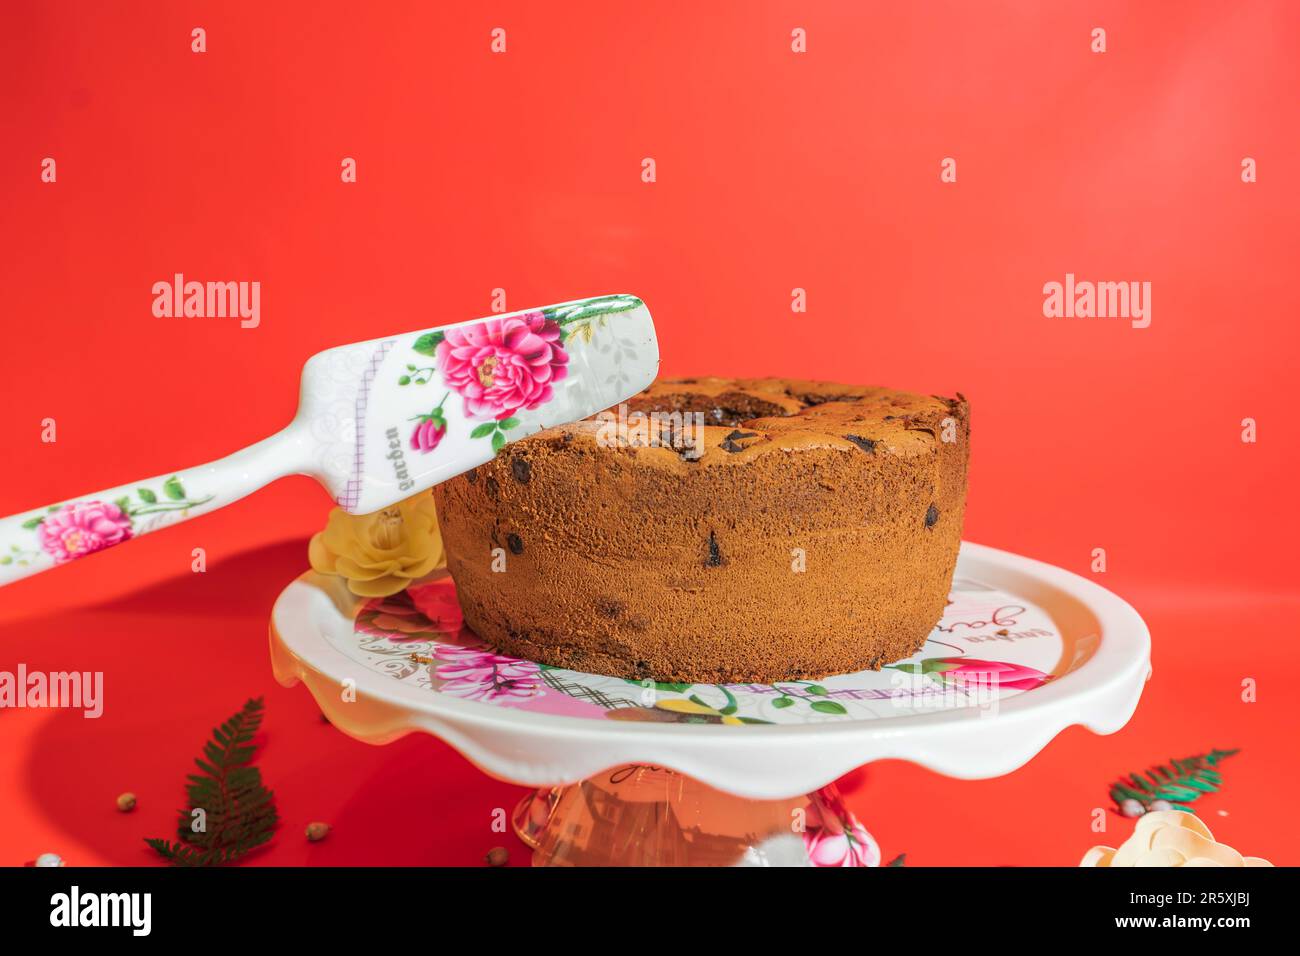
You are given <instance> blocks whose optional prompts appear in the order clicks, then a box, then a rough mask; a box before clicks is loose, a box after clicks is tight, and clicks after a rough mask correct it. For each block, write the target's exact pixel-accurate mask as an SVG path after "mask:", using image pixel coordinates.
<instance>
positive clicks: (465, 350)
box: [436, 312, 569, 421]
mask: <svg viewBox="0 0 1300 956" xmlns="http://www.w3.org/2000/svg"><path fill="white" fill-rule="evenodd" d="M436 356H437V363H438V368H439V369H441V370H442V377H443V380H444V381H445V382H446V383H447V386H448V387H449V388H451V389H452V390H454V391H455V392H456V394H458V395H460V396H461V397H462V398H463V399H464V400H465V415H466V416H467V417H469V418H475V419H496V420H497V421H502V420H504V419H507V418H509V417H510V416H511V415H513V414H514V413H515V412H517V411H519V410H520V409H521V408H523V409H529V410H531V409H534V408H537V407H538V406H540V405H542V404H543V403H545V402H548V401H550V399H551V396H552V395H553V391H552V388H551V386H552V384H553V383H555V382H558V381H560V380H561V379H563V378H564V377H565V375H567V374H568V371H569V369H568V362H569V356H568V355H567V354H566V353H565V351H564V347H563V346H562V345H561V344H560V326H559V325H558V324H557V323H556V322H554V321H553V320H551V319H548V318H546V316H544V315H543V314H542V313H541V312H526V313H524V314H523V315H513V316H510V317H509V318H504V319H488V320H487V321H485V322H476V323H474V324H473V325H469V326H466V327H465V328H462V329H448V330H447V333H446V335H445V336H444V338H443V340H442V341H441V342H439V343H438V349H437V352H436Z"/></svg>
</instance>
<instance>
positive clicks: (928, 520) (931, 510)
mask: <svg viewBox="0 0 1300 956" xmlns="http://www.w3.org/2000/svg"><path fill="white" fill-rule="evenodd" d="M938 521H939V509H938V508H936V507H935V506H934V505H930V507H928V508H926V509H925V526H926V527H927V528H933V527H934V526H935V525H936V524H937V523H938Z"/></svg>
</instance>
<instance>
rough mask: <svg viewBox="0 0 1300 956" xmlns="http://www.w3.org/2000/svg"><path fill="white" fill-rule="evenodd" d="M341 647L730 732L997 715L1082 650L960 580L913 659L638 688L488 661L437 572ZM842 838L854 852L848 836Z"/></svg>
mask: <svg viewBox="0 0 1300 956" xmlns="http://www.w3.org/2000/svg"><path fill="white" fill-rule="evenodd" d="M341 649H342V650H343V651H344V652H345V653H347V654H348V655H349V656H350V657H352V658H354V659H356V660H358V661H360V662H361V663H363V664H365V665H366V666H368V667H370V668H371V669H373V670H376V671H380V672H382V673H384V674H386V675H387V676H389V677H390V678H392V679H394V680H400V681H404V682H408V683H412V684H414V685H415V686H419V687H423V688H427V689H428V690H429V691H431V692H433V693H441V694H447V695H449V696H454V697H460V698H464V699H467V700H474V701H477V702H479V703H483V704H486V705H489V706H496V707H513V708H518V709H522V710H529V711H534V712H537V713H548V714H559V715H564V716H573V717H587V718H595V719H601V720H619V721H651V722H660V723H686V724H711V725H721V726H733V727H737V728H739V727H743V726H745V725H753V724H809V723H824V722H834V721H843V720H874V719H882V718H888V717H899V716H911V715H919V714H927V713H933V712H935V711H939V710H949V709H955V708H994V707H996V706H997V703H998V701H1000V700H1005V699H1007V698H1008V697H1011V696H1014V695H1016V694H1023V693H1032V692H1033V691H1034V690H1035V689H1037V688H1039V687H1041V686H1043V685H1044V684H1046V683H1048V682H1050V681H1052V680H1053V679H1055V677H1056V676H1057V675H1059V674H1060V673H1063V672H1065V671H1068V670H1070V669H1072V668H1073V667H1075V666H1078V664H1079V663H1080V662H1081V660H1082V659H1083V657H1082V656H1081V655H1086V653H1088V650H1087V648H1082V649H1081V648H1078V647H1067V646H1066V644H1065V642H1063V641H1062V638H1061V635H1060V632H1059V630H1058V629H1057V627H1056V625H1055V623H1054V622H1053V621H1052V619H1051V617H1050V616H1049V615H1048V614H1047V613H1046V612H1045V611H1043V610H1042V609H1041V608H1038V607H1034V606H1032V605H1030V604H1028V603H1027V602H1026V601H1025V600H1024V599H1023V598H1020V597H1016V596H1013V595H1010V594H1006V593H1004V592H1001V591H998V590H996V589H994V588H990V587H987V586H985V585H983V584H980V583H978V582H975V581H968V580H961V579H959V580H957V581H954V582H953V589H952V595H951V599H950V602H949V604H948V607H947V609H946V611H945V613H944V616H943V618H942V619H941V620H940V621H939V623H938V624H937V625H936V626H935V628H934V631H933V632H932V634H931V636H930V639H929V640H928V641H927V642H926V645H925V647H924V648H923V649H922V651H921V652H920V653H919V654H917V655H915V656H914V657H912V658H909V659H908V660H906V661H898V662H896V663H894V664H890V665H887V666H886V667H884V668H882V669H881V670H879V671H861V672H858V673H856V674H841V675H836V676H833V677H826V678H822V679H821V680H817V681H808V680H794V681H781V682H778V683H776V684H726V685H718V684H684V683H665V682H655V681H641V682H636V681H630V680H624V679H622V678H618V677H609V676H604V675H599V674H586V673H582V672H579V671H571V670H564V669H562V668H554V667H549V666H547V665H545V664H539V663H537V662H535V661H526V660H521V659H520V658H515V657H510V656H507V655H504V654H498V653H496V652H495V651H494V650H493V649H492V648H491V647H488V646H487V645H486V644H484V643H483V642H482V641H481V640H480V639H479V638H478V637H477V635H475V634H474V633H473V632H472V631H470V630H469V629H468V628H466V627H465V625H464V619H463V617H462V615H461V612H460V607H459V605H458V603H457V600H456V591H455V585H454V584H453V582H452V580H451V578H450V577H448V576H445V575H444V576H442V577H440V578H437V579H434V580H430V581H426V582H422V583H420V584H416V585H412V586H411V587H409V588H407V590H406V591H404V592H402V593H400V594H395V595H392V596H391V597H387V598H376V599H372V600H370V601H367V602H366V603H365V604H364V605H362V606H361V608H360V610H359V612H358V613H357V616H356V620H355V624H354V634H353V640H352V641H351V642H349V643H348V645H347V646H345V647H342V648H341ZM846 839H848V840H849V844H852V838H851V835H850V837H846ZM834 845H835V846H836V847H839V846H840V844H838V843H836V844H834ZM846 845H848V844H846ZM827 852H831V851H829V850H828V851H827ZM846 852H847V851H846ZM854 852H859V851H858V850H855V851H854Z"/></svg>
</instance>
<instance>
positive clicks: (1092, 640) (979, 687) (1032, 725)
mask: <svg viewBox="0 0 1300 956" xmlns="http://www.w3.org/2000/svg"><path fill="white" fill-rule="evenodd" d="M743 639H744V637H743V635H737V640H743ZM271 657H272V663H273V666H274V669H275V676H276V679H277V680H278V681H279V682H280V683H281V684H284V685H285V686H290V685H293V684H296V683H298V682H302V683H303V684H305V685H306V686H307V688H308V690H310V691H311V693H312V696H313V697H314V698H315V699H316V702H317V703H318V705H319V706H320V708H321V710H322V711H323V712H324V713H325V715H326V716H327V717H328V718H329V720H330V721H331V722H332V723H333V724H334V725H335V726H336V727H338V728H339V729H340V730H342V731H343V732H345V733H347V734H349V735H351V736H353V737H357V738H359V739H361V740H364V741H367V742H370V743H376V744H383V743H387V742H389V741H392V740H394V739H396V738H398V737H401V736H403V735H405V734H408V733H411V732H413V731H422V732H424V733H429V734H433V735H435V736H438V737H441V738H442V739H443V740H445V741H447V742H448V743H450V744H451V745H452V746H453V747H455V748H456V749H457V750H459V751H460V752H461V753H462V754H464V755H465V756H466V757H467V758H468V759H469V760H471V761H472V762H473V763H474V764H475V765H477V766H478V767H479V768H480V769H482V770H483V771H484V772H486V773H488V774H490V775H492V776H494V777H497V778H500V779H502V780H506V781H510V782H513V783H518V784H523V785H526V786H529V787H535V788H538V789H537V791H536V792H535V793H534V794H533V795H531V796H530V797H528V798H526V799H525V800H524V801H523V802H522V803H521V804H520V806H519V807H518V808H517V809H516V811H515V815H514V821H513V822H514V826H515V831H516V833H518V835H519V836H520V838H521V839H523V840H524V841H525V842H526V843H528V844H529V845H530V846H532V847H533V848H534V854H533V863H534V865H580V864H603V865H609V864H675V865H719V864H741V865H745V864H748V865H804V866H806V865H810V864H811V865H836V866H845V865H875V864H877V863H878V862H879V851H878V850H877V849H876V846H875V842H874V841H873V840H872V838H871V836H870V834H869V833H868V832H867V831H866V830H865V829H864V828H863V827H862V825H861V824H860V823H858V821H856V820H855V819H854V818H853V817H852V815H851V814H850V813H849V812H848V811H847V809H846V808H845V806H844V804H843V802H842V800H841V799H840V797H839V794H838V793H837V791H836V789H835V787H834V785H833V781H834V780H836V779H837V778H839V777H841V776H842V775H844V774H845V773H847V772H849V771H851V770H853V769H855V768H857V767H860V766H862V765H863V764H866V763H870V762H871V761H873V760H881V759H885V758H894V759H900V760H909V761H912V762H914V763H918V764H921V765H922V766H925V767H928V768H930V769H931V770H934V771H937V772H939V773H943V774H947V775H949V776H953V777H959V778H965V779H974V778H982V777H994V776H999V775H1001V774H1005V773H1009V772H1011V771H1012V770H1015V769H1016V768H1017V767H1019V766H1021V765H1022V764H1024V763H1025V762H1026V761H1028V760H1029V759H1030V758H1031V757H1032V756H1033V755H1034V754H1036V753H1037V752H1038V751H1039V750H1041V749H1042V748H1043V747H1044V746H1045V745H1046V744H1047V743H1048V741H1050V740H1051V739H1052V738H1053V737H1054V736H1056V734H1058V733H1060V732H1061V731H1062V730H1064V729H1065V728H1066V727H1069V726H1072V725H1075V724H1081V725H1083V726H1085V727H1087V728H1089V729H1090V730H1092V731H1094V732H1095V733H1099V734H1109V733H1114V732H1115V731H1116V730H1118V729H1119V728H1120V727H1122V726H1123V725H1124V724H1125V723H1126V722H1127V721H1128V719H1129V717H1130V716H1132V714H1133V711H1134V709H1135V708H1136V706H1137V702H1138V698H1139V696H1140V695H1141V692H1142V688H1143V685H1144V683H1145V681H1146V680H1147V678H1148V677H1149V676H1150V637H1149V635H1148V632H1147V628H1146V625H1145V624H1143V622H1142V619H1141V618H1140V617H1139V616H1138V614H1137V612H1136V611H1134V610H1133V608H1132V607H1130V606H1129V605H1128V604H1127V603H1125V602H1124V601H1123V600H1121V599H1120V598H1118V597H1116V596H1115V595H1114V594H1111V593H1110V592H1109V591H1107V590H1105V589H1104V588H1102V587H1100V586H1098V585H1096V584H1094V583H1093V582H1091V581H1088V580H1085V579H1084V578H1081V577H1079V576H1077V575H1075V574H1071V573H1070V572H1068V571H1063V570H1061V569H1060V568H1055V567H1052V566H1050V565H1047V564H1043V563H1041V562H1038V561H1033V560H1030V559H1028V558H1023V557H1020V556H1018V555H1014V554H1010V553H1008V552H1005V551H998V550H995V549H993V548H988V547H984V546H981V545H975V544H970V543H963V544H962V547H961V554H960V557H959V558H958V562H957V571H956V574H955V577H954V580H953V588H952V592H951V596H950V602H949V604H948V607H947V610H946V612H945V614H944V616H943V619H942V620H941V621H940V622H939V623H938V624H937V625H936V626H935V629H934V631H933V632H932V633H931V636H930V639H929V640H928V641H927V643H926V645H925V647H924V648H923V649H922V650H921V652H920V653H918V654H917V655H915V656H914V657H912V658H909V659H908V660H906V661H901V662H898V663H896V664H893V665H889V666H888V667H886V668H884V669H882V670H881V671H863V672H861V673H857V674H845V675H840V676H836V677H828V678H825V679H822V680H818V681H804V680H799V681H790V682H785V683H779V684H774V685H759V684H728V685H714V684H667V683H654V682H652V681H642V682H633V681H627V680H621V679H619V678H614V677H607V676H601V675H595V674H583V673H580V672H577V671H567V670H561V669H556V668H550V667H545V666H543V665H539V664H537V663H534V662H531V661H525V660H520V659H518V658H513V657H505V656H503V655H499V654H496V653H494V652H493V651H492V650H491V649H490V648H487V647H485V646H484V645H483V644H482V643H481V642H480V641H479V640H478V639H477V637H475V635H474V634H473V633H472V632H470V631H469V630H467V629H466V628H464V627H463V624H462V621H461V616H460V609H459V606H458V604H457V601H456V597H455V587H454V584H453V583H452V581H451V579H450V578H449V577H447V576H445V575H441V576H435V577H432V578H428V579H425V580H424V581H422V582H420V583H418V584H416V585H413V586H412V587H410V588H408V589H407V590H406V591H405V592H403V593H401V594H398V595H394V596H393V597H389V598H379V599H364V598H358V597H355V596H354V595H352V594H350V593H349V592H348V591H347V589H346V587H345V586H344V585H343V583H342V582H341V581H340V580H339V579H337V578H326V577H321V576H319V575H317V574H315V573H307V574H304V575H303V576H302V577H300V578H298V579H297V580H295V581H294V582H292V583H291V584H290V585H289V586H288V587H287V588H285V590H284V591H283V592H282V593H281V595H280V597H279V599H278V600H277V601H276V603H275V607H274V610H273V611H272V616H271Z"/></svg>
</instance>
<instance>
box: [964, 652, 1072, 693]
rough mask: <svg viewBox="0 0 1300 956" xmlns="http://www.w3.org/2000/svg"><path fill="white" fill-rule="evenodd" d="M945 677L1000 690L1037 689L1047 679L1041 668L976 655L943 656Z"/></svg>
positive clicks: (965, 683)
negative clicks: (979, 658) (1036, 668)
mask: <svg viewBox="0 0 1300 956" xmlns="http://www.w3.org/2000/svg"><path fill="white" fill-rule="evenodd" d="M943 663H944V664H945V665H949V666H945V667H943V668H942V669H941V670H942V674H943V679H944V680H946V681H951V682H952V683H954V684H958V685H960V686H963V687H965V686H971V687H995V688H998V689H999V690H1033V689H1034V688H1035V687H1038V686H1040V685H1042V684H1043V683H1044V682H1046V680H1047V675H1046V674H1044V673H1043V672H1042V671H1040V670H1035V669H1034V668H1032V667H1026V666H1025V665H1024V664H1009V663H1006V662H1004V661H982V660H978V659H977V658H974V657H948V658H944V659H943Z"/></svg>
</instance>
